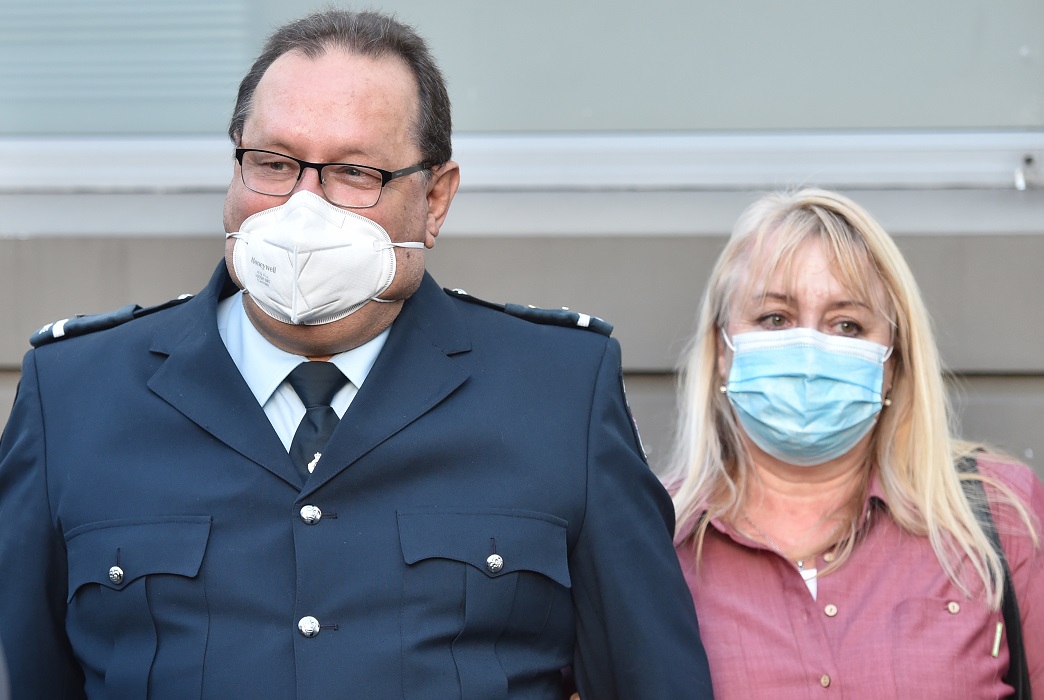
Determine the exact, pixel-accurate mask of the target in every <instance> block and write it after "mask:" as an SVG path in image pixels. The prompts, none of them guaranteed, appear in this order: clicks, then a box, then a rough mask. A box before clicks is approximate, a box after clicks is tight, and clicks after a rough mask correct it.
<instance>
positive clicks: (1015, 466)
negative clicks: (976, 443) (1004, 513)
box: [975, 452, 1044, 512]
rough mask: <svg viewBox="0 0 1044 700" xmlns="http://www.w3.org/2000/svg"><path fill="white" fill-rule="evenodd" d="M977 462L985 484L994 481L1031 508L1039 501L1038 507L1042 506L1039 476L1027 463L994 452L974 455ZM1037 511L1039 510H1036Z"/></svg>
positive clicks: (1034, 508)
mask: <svg viewBox="0 0 1044 700" xmlns="http://www.w3.org/2000/svg"><path fill="white" fill-rule="evenodd" d="M975 458H976V461H977V462H978V468H979V472H980V473H981V474H982V475H983V477H985V479H986V481H987V484H989V482H990V481H996V482H997V483H999V484H1001V485H1002V486H1004V487H1006V488H1007V489H1009V490H1011V491H1012V492H1013V493H1014V495H1016V496H1018V497H1019V499H1020V500H1021V501H1022V502H1023V503H1024V504H1025V505H1027V506H1030V507H1031V508H1032V509H1033V510H1038V507H1034V506H1036V505H1037V504H1035V503H1034V502H1035V501H1037V502H1039V504H1040V505H1039V507H1044V500H1042V499H1044V485H1042V483H1041V480H1040V477H1039V476H1037V474H1036V472H1034V471H1033V469H1031V468H1030V467H1029V466H1028V465H1026V464H1024V463H1023V462H1020V461H1019V460H1017V459H1015V458H1014V457H1009V456H1007V455H1002V454H998V453H994V452H982V453H978V454H976V455H975ZM987 488H988V486H987ZM1038 512H1039V510H1038Z"/></svg>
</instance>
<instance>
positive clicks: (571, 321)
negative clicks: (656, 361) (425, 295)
mask: <svg viewBox="0 0 1044 700" xmlns="http://www.w3.org/2000/svg"><path fill="white" fill-rule="evenodd" d="M443 291H444V292H446V294H449V295H450V296H451V297H455V298H457V299H463V300H464V301H467V302H470V303H472V304H478V305H479V306H485V307H486V308H488V309H496V310H497V311H503V312H504V313H506V314H510V315H511V316H517V317H518V318H522V319H525V320H527V321H532V322H533V323H543V324H545V325H551V326H565V327H566V328H586V329H587V330H589V331H594V332H595V333H601V334H602V335H605V336H608V335H612V333H613V324H611V323H609V322H608V321H603V320H602V319H600V318H598V317H597V316H590V315H588V314H584V313H579V312H576V311H570V310H569V309H568V308H567V307H564V306H563V307H562V308H561V309H540V308H537V307H535V306H522V305H521V304H495V303H493V302H491V301H486V300H484V299H479V298H478V297H473V296H471V295H470V294H468V293H467V292H465V291H464V290H463V289H445V288H444V289H443Z"/></svg>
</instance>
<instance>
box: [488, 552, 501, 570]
mask: <svg viewBox="0 0 1044 700" xmlns="http://www.w3.org/2000/svg"><path fill="white" fill-rule="evenodd" d="M486 568H487V569H489V573H491V574H495V573H497V572H498V571H500V570H501V569H503V568H504V557H502V556H500V555H499V554H490V555H489V556H488V557H486Z"/></svg>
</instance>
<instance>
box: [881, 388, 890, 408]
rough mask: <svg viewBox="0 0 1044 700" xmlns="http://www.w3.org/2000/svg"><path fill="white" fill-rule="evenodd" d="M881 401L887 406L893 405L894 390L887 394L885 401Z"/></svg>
mask: <svg viewBox="0 0 1044 700" xmlns="http://www.w3.org/2000/svg"><path fill="white" fill-rule="evenodd" d="M881 403H882V404H884V407H885V408H888V407H889V406H891V405H892V392H888V393H887V394H885V397H884V401H882V402H881Z"/></svg>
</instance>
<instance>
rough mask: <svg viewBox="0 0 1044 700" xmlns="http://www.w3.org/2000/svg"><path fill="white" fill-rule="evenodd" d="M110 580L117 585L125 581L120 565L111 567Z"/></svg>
mask: <svg viewBox="0 0 1044 700" xmlns="http://www.w3.org/2000/svg"><path fill="white" fill-rule="evenodd" d="M109 580H110V581H112V582H113V583H115V584H116V585H117V586H118V585H120V584H121V583H123V569H121V568H120V567H118V566H114V567H112V568H111V569H109Z"/></svg>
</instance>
